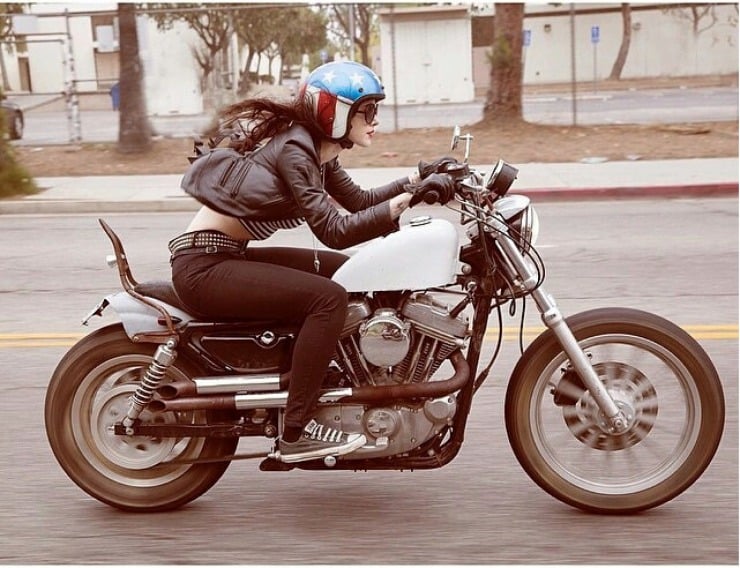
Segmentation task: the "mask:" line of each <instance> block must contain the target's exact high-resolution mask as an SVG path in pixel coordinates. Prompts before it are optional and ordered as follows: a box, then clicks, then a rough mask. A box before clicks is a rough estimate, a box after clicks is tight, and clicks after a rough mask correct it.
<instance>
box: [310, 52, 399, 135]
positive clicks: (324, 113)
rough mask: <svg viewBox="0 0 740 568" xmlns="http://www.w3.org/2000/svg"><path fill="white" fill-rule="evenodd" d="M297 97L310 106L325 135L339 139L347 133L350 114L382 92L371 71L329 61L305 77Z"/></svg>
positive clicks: (383, 95)
mask: <svg viewBox="0 0 740 568" xmlns="http://www.w3.org/2000/svg"><path fill="white" fill-rule="evenodd" d="M300 96H301V97H303V98H304V99H306V100H308V101H309V102H310V103H311V106H312V108H313V111H314V114H315V116H316V117H317V119H318V120H319V122H320V123H321V127H322V129H323V131H324V133H325V134H326V136H327V137H328V138H331V139H332V140H342V139H344V138H345V137H346V136H347V134H349V128H350V126H349V122H350V120H351V117H352V111H353V110H354V109H355V108H357V106H358V105H359V104H360V103H361V102H362V101H363V100H365V99H368V98H370V99H373V100H376V101H379V100H381V99H384V98H385V93H384V92H383V84H382V83H381V82H380V79H379V78H378V76H377V75H376V74H375V73H374V72H373V70H372V69H370V68H368V67H366V66H364V65H362V64H361V63H356V62H354V61H332V62H331V63H326V64H325V65H322V66H321V67H317V68H316V69H314V70H313V71H312V72H311V74H310V75H309V76H308V77H306V80H305V81H304V82H303V85H301V89H300Z"/></svg>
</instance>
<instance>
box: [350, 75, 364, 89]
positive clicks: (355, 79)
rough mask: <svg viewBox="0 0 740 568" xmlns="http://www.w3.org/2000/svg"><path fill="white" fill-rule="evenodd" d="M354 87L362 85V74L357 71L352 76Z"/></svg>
mask: <svg viewBox="0 0 740 568" xmlns="http://www.w3.org/2000/svg"><path fill="white" fill-rule="evenodd" d="M350 80H351V81H352V86H353V87H362V75H360V74H358V73H355V74H354V75H352V76H351V77H350Z"/></svg>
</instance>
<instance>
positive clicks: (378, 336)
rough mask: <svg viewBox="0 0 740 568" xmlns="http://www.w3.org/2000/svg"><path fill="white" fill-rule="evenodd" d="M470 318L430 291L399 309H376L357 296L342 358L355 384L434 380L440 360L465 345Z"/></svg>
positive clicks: (342, 341)
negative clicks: (451, 312)
mask: <svg viewBox="0 0 740 568" xmlns="http://www.w3.org/2000/svg"><path fill="white" fill-rule="evenodd" d="M467 336H468V318H467V316H465V315H464V314H461V315H460V316H458V317H457V318H452V317H450V315H449V310H448V306H447V305H445V304H443V303H441V302H439V301H437V300H436V299H435V298H433V297H432V296H431V295H430V294H428V293H419V294H414V295H413V296H411V297H410V298H409V299H408V300H407V301H406V302H405V303H404V304H403V307H402V309H401V311H400V313H399V312H398V311H397V310H396V309H394V308H388V307H383V308H378V309H376V310H375V311H374V312H373V311H372V309H371V308H370V305H369V303H368V301H367V300H365V299H363V300H356V301H353V302H352V303H351V304H350V306H349V310H348V315H347V319H346V321H345V326H344V330H343V332H342V335H341V338H340V341H339V345H338V349H337V351H338V353H337V355H338V359H339V360H340V361H341V363H340V364H341V365H342V366H343V368H344V371H345V372H346V373H347V375H348V376H349V377H350V380H351V381H352V383H353V384H354V385H355V386H361V385H383V384H400V383H407V382H415V383H418V382H422V381H426V380H429V378H430V377H431V376H432V375H433V374H434V372H435V371H436V370H437V368H438V367H439V365H440V364H441V363H442V362H443V361H444V360H445V359H446V358H447V357H449V355H450V354H451V353H452V352H453V351H454V350H455V349H459V348H461V347H463V346H464V344H465V340H466V338H467Z"/></svg>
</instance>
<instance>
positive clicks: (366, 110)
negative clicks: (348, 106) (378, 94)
mask: <svg viewBox="0 0 740 568" xmlns="http://www.w3.org/2000/svg"><path fill="white" fill-rule="evenodd" d="M357 113H358V114H361V115H363V116H364V117H365V123H366V124H372V123H373V122H374V121H375V117H376V116H378V104H377V103H375V104H369V105H365V106H364V107H363V108H360V109H357Z"/></svg>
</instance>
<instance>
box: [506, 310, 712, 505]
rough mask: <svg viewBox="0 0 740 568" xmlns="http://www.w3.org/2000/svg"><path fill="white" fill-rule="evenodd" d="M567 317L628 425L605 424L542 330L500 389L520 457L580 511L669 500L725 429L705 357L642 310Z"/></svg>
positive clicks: (703, 463)
mask: <svg viewBox="0 0 740 568" xmlns="http://www.w3.org/2000/svg"><path fill="white" fill-rule="evenodd" d="M568 324H569V326H570V328H571V330H572V331H573V333H574V334H575V336H576V338H577V339H578V342H579V345H580V346H581V348H582V349H583V351H584V352H585V353H586V354H587V356H588V357H589V359H590V361H591V363H592V365H593V367H594V370H595V372H596V374H597V375H598V376H599V378H600V379H601V381H602V382H603V383H604V385H605V386H606V388H607V390H608V391H609V393H610V395H611V397H612V399H613V400H614V402H615V403H616V405H617V406H618V407H619V408H620V410H621V411H622V412H623V414H624V415H625V417H626V418H627V422H628V428H627V429H626V431H622V432H614V431H613V430H612V428H611V425H610V423H609V421H608V420H607V418H606V417H605V416H604V415H603V414H602V413H601V411H600V410H599V408H598V406H597V405H596V403H595V402H594V400H593V398H592V397H591V394H590V393H589V392H588V390H586V389H585V387H584V386H583V384H582V383H581V381H580V379H579V377H578V375H577V374H576V373H575V371H574V370H573V369H571V368H570V366H569V361H568V358H567V356H566V355H565V353H564V352H563V351H562V348H561V347H560V344H559V343H558V342H557V340H556V339H555V336H554V335H553V334H552V332H550V331H547V332H545V333H543V334H542V335H541V336H540V337H538V338H537V339H536V340H535V341H534V342H533V343H532V345H530V346H529V347H528V348H527V350H526V351H525V353H524V354H523V355H522V358H521V360H520V362H519V364H517V366H516V368H515V369H514V372H513V374H512V378H511V381H510V384H509V388H508V390H507V394H506V427H507V432H508V435H509V441H510V443H511V445H512V448H513V449H514V453H515V454H516V456H517V459H518V460H519V462H520V463H521V465H522V466H523V467H524V469H525V471H526V472H527V473H528V474H529V476H530V477H531V478H532V479H533V480H534V481H535V482H536V483H537V484H538V485H540V487H542V488H543V489H544V490H545V491H547V492H548V493H550V494H551V495H553V496H554V497H556V498H558V499H560V500H561V501H563V502H565V503H568V504H570V505H573V506H575V507H578V508H581V509H584V510H588V511H593V512H600V513H633V512H637V511H640V510H644V509H649V508H651V507H656V506H658V505H660V504H662V503H665V502H666V501H669V500H670V499H673V498H674V497H676V496H677V495H679V494H680V493H682V492H683V491H685V490H686V489H687V488H688V487H689V486H691V485H692V484H693V483H694V482H695V481H696V480H697V479H698V478H699V476H700V475H701V474H702V472H703V471H704V470H705V469H706V467H707V466H708V465H709V462H710V461H711V459H712V457H713V456H714V453H715V452H716V450H717V447H718V445H719V442H720V439H721V436H722V429H723V425H724V396H723V393H722V386H721V382H720V380H719V377H718V376H717V372H716V370H715V368H714V366H713V365H712V363H711V361H710V360H709V357H708V356H707V355H706V353H705V352H704V350H703V349H702V348H701V347H700V346H699V344H698V343H697V342H696V341H695V340H694V339H693V338H692V337H691V336H689V335H688V334H687V333H686V332H684V331H683V330H681V329H680V328H679V327H677V326H675V325H673V324H672V323H670V322H668V321H666V320H664V319H662V318H660V317H658V316H655V315H653V314H649V313H646V312H640V311H637V310H629V309H620V308H607V309H600V310H593V311H589V312H584V313H582V314H578V315H576V316H573V317H572V318H569V319H568Z"/></svg>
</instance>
